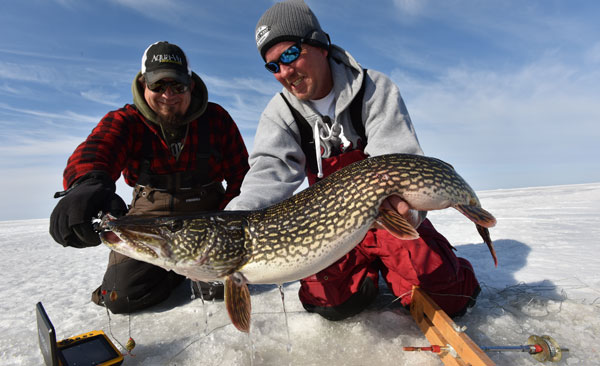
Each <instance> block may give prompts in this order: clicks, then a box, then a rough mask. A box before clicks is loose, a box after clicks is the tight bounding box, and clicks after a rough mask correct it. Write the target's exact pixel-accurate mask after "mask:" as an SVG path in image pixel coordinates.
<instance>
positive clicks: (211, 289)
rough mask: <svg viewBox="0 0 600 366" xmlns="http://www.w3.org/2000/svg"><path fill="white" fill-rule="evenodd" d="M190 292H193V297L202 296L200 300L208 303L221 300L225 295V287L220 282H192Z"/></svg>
mask: <svg viewBox="0 0 600 366" xmlns="http://www.w3.org/2000/svg"><path fill="white" fill-rule="evenodd" d="M192 290H193V291H194V296H196V297H200V295H201V294H202V299H204V300H207V301H210V300H213V299H215V300H223V297H224V293H225V286H223V283H221V282H216V281H215V282H202V281H192Z"/></svg>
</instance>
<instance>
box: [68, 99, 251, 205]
mask: <svg viewBox="0 0 600 366" xmlns="http://www.w3.org/2000/svg"><path fill="white" fill-rule="evenodd" d="M201 123H208V124H209V129H208V130H209V131H210V136H209V143H210V145H211V146H210V148H211V151H213V154H212V155H211V157H210V159H209V161H208V165H209V169H210V171H209V172H208V177H209V178H210V179H211V180H212V181H215V182H222V181H223V180H225V181H226V182H227V189H226V191H225V199H224V201H223V203H222V204H221V206H222V207H225V205H226V204H227V203H228V202H229V201H230V200H231V199H232V198H233V197H235V196H237V195H238V194H239V193H240V186H241V184H242V180H243V179H244V175H246V172H247V171H248V169H249V166H248V152H247V151H246V146H245V145H244V141H243V140H242V136H241V134H240V132H239V130H238V128H237V125H236V124H235V122H234V121H233V119H232V118H231V117H230V116H229V113H227V111H225V109H223V108H222V107H221V106H219V105H218V104H215V103H210V102H209V103H208V105H207V108H206V111H205V112H204V113H203V114H202V116H201V117H199V118H198V119H196V120H194V121H192V122H190V123H189V130H188V134H187V138H186V141H185V147H184V148H183V150H182V152H181V155H180V156H179V159H178V160H175V158H174V157H173V155H172V154H171V152H170V150H169V146H168V145H167V144H166V142H165V141H164V140H163V139H162V138H161V137H160V136H161V132H160V128H159V126H157V125H156V124H154V123H152V122H149V121H148V120H147V119H146V118H145V117H144V116H143V115H142V114H141V113H140V112H139V111H138V110H137V109H136V108H135V106H133V105H131V104H126V105H125V106H124V107H123V108H121V109H119V110H116V111H112V112H109V113H108V114H107V115H106V116H104V118H102V120H101V121H100V123H98V125H97V126H96V128H94V130H93V131H92V133H91V134H90V135H89V136H88V138H87V139H86V140H85V141H84V142H83V143H81V144H80V145H79V146H78V147H77V149H75V152H73V154H72V155H71V157H70V158H69V160H68V162H67V167H66V168H65V171H64V174H63V178H64V180H63V185H64V188H65V189H67V188H68V187H70V186H71V185H72V184H73V183H74V182H75V181H76V180H77V179H78V178H80V177H81V176H83V175H85V174H86V173H88V172H90V171H92V170H101V171H105V172H107V173H108V174H109V175H110V176H111V178H112V179H114V180H115V181H116V180H117V179H119V177H120V175H121V172H122V173H123V177H124V178H125V182H127V184H129V185H130V186H132V187H133V186H135V184H136V182H137V180H138V174H139V171H140V164H141V162H142V160H143V159H144V158H145V157H144V156H142V155H143V154H142V150H143V141H142V140H143V138H144V137H146V138H151V140H152V141H151V143H150V144H148V142H146V144H147V145H146V147H145V149H147V148H148V146H151V150H152V155H151V156H152V160H151V162H150V163H151V166H150V169H151V170H152V172H153V173H154V174H171V173H176V172H183V171H191V170H194V169H196V168H197V166H198V165H197V161H196V159H197V154H196V152H197V150H198V149H199V148H200V147H199V144H200V143H202V142H203V141H206V138H200V136H199V128H198V126H199V124H201Z"/></svg>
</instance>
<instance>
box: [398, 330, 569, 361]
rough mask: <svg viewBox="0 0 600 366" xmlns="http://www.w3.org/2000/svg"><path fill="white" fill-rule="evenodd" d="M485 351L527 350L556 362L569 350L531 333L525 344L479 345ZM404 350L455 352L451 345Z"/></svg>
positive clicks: (537, 357) (536, 356)
mask: <svg viewBox="0 0 600 366" xmlns="http://www.w3.org/2000/svg"><path fill="white" fill-rule="evenodd" d="M479 348H480V349H481V350H482V351H486V352H527V353H529V354H530V355H531V356H532V357H533V358H534V359H536V360H537V361H540V362H546V361H550V362H558V361H560V360H561V359H562V354H563V352H569V349H568V348H561V347H560V346H559V344H558V342H556V340H555V339H554V338H552V337H550V336H549V335H543V336H537V335H531V336H529V338H527V344H525V345H519V346H483V347H479ZM403 350H404V351H417V352H433V353H441V352H444V351H446V352H450V353H451V354H452V353H456V352H455V351H454V349H453V348H452V346H450V345H446V346H441V345H431V346H428V347H403Z"/></svg>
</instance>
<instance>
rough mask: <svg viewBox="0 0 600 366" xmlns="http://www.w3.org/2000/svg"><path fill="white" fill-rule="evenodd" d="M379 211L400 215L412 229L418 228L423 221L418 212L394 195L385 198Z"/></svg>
mask: <svg viewBox="0 0 600 366" xmlns="http://www.w3.org/2000/svg"><path fill="white" fill-rule="evenodd" d="M379 209H380V210H393V211H397V212H398V213H399V214H400V215H402V216H403V217H404V218H405V219H406V221H408V222H409V223H410V224H411V225H412V226H413V227H414V228H418V227H419V225H421V222H423V220H424V219H425V215H424V214H419V211H417V210H414V209H412V208H410V206H409V205H408V203H406V201H404V200H403V199H402V198H400V197H399V196H396V195H392V196H389V197H388V198H386V199H385V200H384V201H383V202H382V203H381V206H380V207H379Z"/></svg>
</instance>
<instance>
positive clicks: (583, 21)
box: [0, 0, 600, 220]
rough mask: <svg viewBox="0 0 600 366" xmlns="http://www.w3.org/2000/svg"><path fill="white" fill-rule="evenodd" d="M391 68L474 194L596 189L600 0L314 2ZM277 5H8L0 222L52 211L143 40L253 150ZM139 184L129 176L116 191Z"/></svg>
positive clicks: (121, 1)
mask: <svg viewBox="0 0 600 366" xmlns="http://www.w3.org/2000/svg"><path fill="white" fill-rule="evenodd" d="M307 3H308V4H309V5H310V6H311V8H312V9H313V11H314V12H315V14H316V15H317V17H318V18H319V21H320V23H321V26H322V28H323V29H324V30H325V31H326V32H328V33H329V34H330V37H331V39H332V42H333V43H334V44H337V45H339V46H341V47H343V48H345V49H346V50H348V51H349V52H350V53H351V54H352V55H353V56H354V57H355V58H356V59H357V60H358V62H359V63H361V64H362V66H363V67H366V68H370V69H375V70H379V71H381V72H383V73H385V74H387V75H389V76H390V77H391V78H392V80H393V81H394V82H395V83H396V84H397V85H398V87H399V88H400V91H401V93H402V95H403V97H404V100H405V102H406V105H407V108H408V111H409V113H410V116H411V119H412V121H413V124H414V126H415V129H416V131H417V134H418V137H419V141H420V143H421V145H422V147H423V149H424V151H425V153H426V154H427V155H429V156H435V157H438V158H440V159H442V160H445V161H447V162H449V163H451V164H452V165H453V166H454V167H455V168H456V169H457V171H458V172H459V173H460V174H461V175H462V176H463V177H464V178H465V179H466V180H467V182H469V183H470V184H471V186H472V187H473V188H474V189H475V190H477V191H481V190H495V189H502V188H516V187H535V186H550V185H560V184H577V183H590V182H599V181H600V162H599V160H598V157H599V156H600V147H599V146H600V145H599V144H598V141H600V123H599V122H600V109H599V108H598V101H599V100H600V22H598V21H597V20H598V15H599V14H600V3H598V2H597V1H593V0H589V1H566V0H565V1H559V0H532V1H526V2H523V1H518V0H506V1H497V2H491V1H490V2H488V1H476V0H448V1H441V0H440V1H434V0H419V1H418V0H394V1H375V2H365V1H360V0H331V1H326V2H325V1H307ZM272 4H273V1H265V0H255V1H252V2H248V1H241V0H232V1H217V0H207V1H202V2H199V1H186V0H172V1H162V0H161V1H159V0H105V1H99V0H92V1H84V0H22V1H18V2H17V1H5V2H4V3H3V5H2V12H0V32H1V34H2V37H0V171H1V172H2V179H1V180H0V220H19V219H34V218H46V217H48V216H49V215H50V212H51V211H52V208H53V207H54V205H55V204H56V200H55V199H53V198H52V197H53V194H54V192H56V191H59V190H62V171H63V169H64V167H65V165H66V160H67V158H68V157H69V155H70V154H71V153H72V152H73V150H74V149H75V147H76V146H77V145H78V144H79V143H80V142H82V141H83V140H84V139H85V137H86V136H87V135H88V134H89V133H90V132H91V130H92V128H93V127H94V126H95V125H96V124H97V123H98V121H99V120H100V119H101V118H102V116H104V115H105V114H106V113H107V112H108V111H110V110H114V109H117V108H120V107H121V106H123V105H124V104H126V103H130V102H131V101H132V96H131V89H130V86H131V81H132V79H133V77H134V75H135V74H136V73H137V71H138V70H139V69H140V63H141V56H142V53H143V51H144V50H145V49H146V47H147V46H148V45H149V44H151V43H154V42H156V41H162V40H166V41H169V42H172V43H175V44H178V45H179V46H181V47H182V48H183V49H184V51H185V52H186V53H187V55H188V58H189V60H190V64H191V66H192V69H193V70H194V71H195V72H196V73H197V74H198V75H200V76H201V77H202V79H203V80H204V81H205V83H206V84H207V87H208V91H209V100H210V101H212V102H215V103H218V104H220V105H222V106H223V107H225V109H226V110H227V111H228V112H229V113H230V114H231V116H232V117H233V119H234V120H235V121H236V123H237V124H238V126H239V128H240V130H241V132H242V135H243V137H244V139H245V141H246V144H247V147H248V149H249V150H251V149H252V143H253V138H254V133H255V130H256V126H257V122H258V119H259V117H260V114H261V112H262V110H263V108H264V107H265V106H266V104H267V102H268V101H269V99H270V98H271V97H272V96H273V95H274V94H275V93H277V92H278V91H279V90H280V88H281V86H280V85H279V84H278V83H277V81H276V80H275V79H274V77H273V76H272V75H271V74H269V73H268V72H267V71H266V70H265V69H264V67H263V62H262V60H261V58H260V56H259V54H258V52H257V51H256V47H255V44H254V28H255V26H256V22H257V21H258V19H259V18H260V16H261V15H262V13H263V12H264V11H265V10H266V9H268V8H269V7H270V6H271V5H272ZM130 192H131V190H130V189H128V188H127V187H126V186H125V184H124V183H123V182H122V180H121V181H120V182H119V183H118V193H119V194H121V195H122V196H123V197H124V198H125V200H126V201H129V200H130V195H131V193H130Z"/></svg>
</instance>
